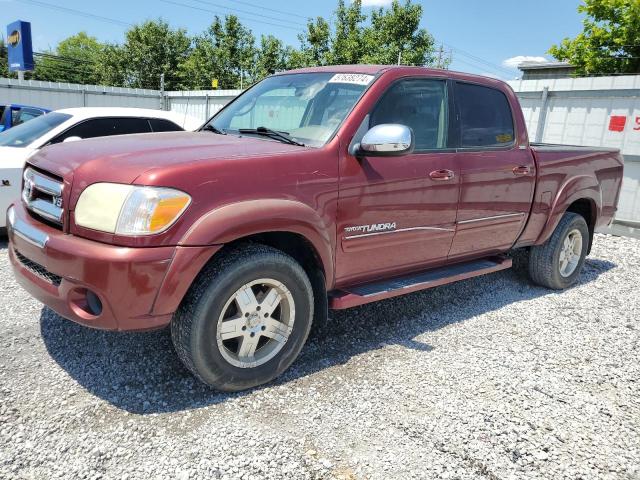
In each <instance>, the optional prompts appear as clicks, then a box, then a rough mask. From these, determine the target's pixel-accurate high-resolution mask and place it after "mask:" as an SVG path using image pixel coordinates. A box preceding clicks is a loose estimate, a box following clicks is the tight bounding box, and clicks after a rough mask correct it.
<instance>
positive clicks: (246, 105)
mask: <svg viewBox="0 0 640 480" xmlns="http://www.w3.org/2000/svg"><path fill="white" fill-rule="evenodd" d="M373 79H374V76H373V75H364V74H353V73H295V74H285V75H275V76H272V77H268V78H266V79H265V80H263V81H261V82H260V83H258V84H256V85H254V86H253V87H252V88H250V89H249V90H248V91H247V92H245V93H244V94H243V95H241V96H240V97H238V99H237V100H235V101H234V102H232V103H231V104H229V105H228V106H227V107H225V108H224V109H223V110H222V111H220V112H219V113H218V114H217V115H215V116H214V117H213V118H212V119H211V120H210V121H209V122H208V123H207V124H205V126H204V127H203V130H210V131H213V132H215V131H218V132H222V133H232V134H242V135H252V134H258V135H262V136H264V137H269V138H272V139H274V140H280V141H286V138H282V136H279V137H278V135H277V133H276V134H274V133H275V132H279V133H282V134H284V135H286V137H288V138H289V139H292V140H294V141H295V142H297V143H302V144H304V145H309V146H314V147H319V146H322V145H324V144H325V143H326V142H327V141H328V140H329V139H330V138H331V137H332V136H333V134H334V133H335V131H336V130H337V129H338V127H339V126H340V124H341V123H342V121H343V120H344V119H345V117H346V116H347V114H348V113H349V112H350V111H351V109H352V108H353V106H354V105H355V104H356V103H357V102H358V100H359V99H360V97H361V96H362V94H363V92H364V91H365V89H366V88H367V86H368V85H369V84H370V83H371V82H372V81H373ZM250 130H256V132H251V131H250ZM270 131H275V132H270ZM289 143H291V142H289Z"/></svg>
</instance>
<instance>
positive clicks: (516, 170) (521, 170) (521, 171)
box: [513, 165, 531, 176]
mask: <svg viewBox="0 0 640 480" xmlns="http://www.w3.org/2000/svg"><path fill="white" fill-rule="evenodd" d="M530 173H531V167H529V166H527V165H520V166H519V167H513V174H514V175H520V176H522V175H529V174H530Z"/></svg>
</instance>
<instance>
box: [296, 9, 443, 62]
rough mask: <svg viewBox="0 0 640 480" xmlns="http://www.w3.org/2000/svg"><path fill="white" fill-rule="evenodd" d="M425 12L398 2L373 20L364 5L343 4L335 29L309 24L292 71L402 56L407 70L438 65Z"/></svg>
mask: <svg viewBox="0 0 640 480" xmlns="http://www.w3.org/2000/svg"><path fill="white" fill-rule="evenodd" d="M422 13H423V11H422V6H421V5H419V4H414V3H412V2H411V0H406V1H405V3H404V4H400V2H399V1H398V0H394V1H393V2H392V4H391V6H390V8H386V9H385V8H379V9H377V10H374V11H373V12H372V13H371V16H370V17H369V16H368V15H366V14H364V13H363V11H362V2H361V0H354V1H353V2H352V3H351V4H349V6H347V5H346V4H345V2H344V0H339V1H338V7H337V9H336V12H335V15H334V18H335V20H334V22H333V25H330V24H329V23H328V22H327V21H326V20H324V19H323V18H321V17H319V18H317V19H316V20H315V21H309V23H308V24H307V30H306V32H305V33H304V34H302V35H301V36H300V37H299V38H300V50H299V51H297V52H293V54H292V55H290V57H289V58H290V66H295V67H298V66H310V65H335V64H354V63H378V64H395V63H397V62H398V58H399V54H401V55H400V59H401V62H402V63H403V64H405V65H407V64H409V65H433V64H434V63H435V56H434V39H433V37H432V36H431V35H430V34H429V32H427V31H426V30H425V29H423V28H420V20H421V19H422ZM445 66H446V65H445Z"/></svg>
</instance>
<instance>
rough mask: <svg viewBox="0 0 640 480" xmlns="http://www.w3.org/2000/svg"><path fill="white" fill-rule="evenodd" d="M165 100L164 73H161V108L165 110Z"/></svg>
mask: <svg viewBox="0 0 640 480" xmlns="http://www.w3.org/2000/svg"><path fill="white" fill-rule="evenodd" d="M165 108H166V107H165V101H164V73H161V74H160V110H164V109H165Z"/></svg>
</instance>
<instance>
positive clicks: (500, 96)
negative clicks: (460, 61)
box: [455, 83, 515, 148]
mask: <svg viewBox="0 0 640 480" xmlns="http://www.w3.org/2000/svg"><path fill="white" fill-rule="evenodd" d="M455 88H456V89H455V92H456V93H455V96H456V108H457V111H458V125H459V127H460V147H462V148H474V147H504V146H510V145H512V144H513V142H514V138H515V135H514V128H513V116H512V114H511V107H510V106H509V101H508V100H507V97H506V96H505V94H504V93H502V92H501V91H499V90H496V89H494V88H490V87H485V86H482V85H474V84H470V83H456V87H455Z"/></svg>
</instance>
